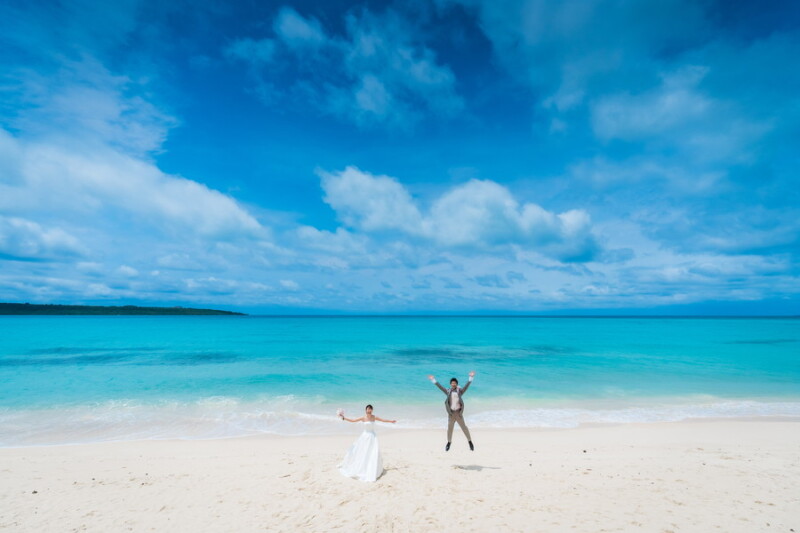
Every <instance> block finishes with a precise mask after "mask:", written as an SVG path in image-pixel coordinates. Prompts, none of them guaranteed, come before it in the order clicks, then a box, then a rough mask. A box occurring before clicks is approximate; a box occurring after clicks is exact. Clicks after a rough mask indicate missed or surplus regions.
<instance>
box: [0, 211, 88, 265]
mask: <svg viewBox="0 0 800 533" xmlns="http://www.w3.org/2000/svg"><path fill="white" fill-rule="evenodd" d="M84 252H85V248H84V247H83V246H82V245H81V244H80V242H79V241H78V239H77V238H75V237H73V236H72V235H70V234H69V233H67V232H66V231H64V230H62V229H60V228H45V227H42V226H41V225H40V224H38V223H36V222H33V221H31V220H27V219H24V218H19V217H6V216H2V215H0V258H2V256H5V257H6V258H13V259H23V260H25V259H34V260H35V259H63V258H64V257H65V256H66V257H74V256H80V255H82V254H83V253H84Z"/></svg>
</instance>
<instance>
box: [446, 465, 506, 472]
mask: <svg viewBox="0 0 800 533" xmlns="http://www.w3.org/2000/svg"><path fill="white" fill-rule="evenodd" d="M453 468H457V469H458V470H475V471H476V472H480V471H481V470H500V467H499V466H481V465H453Z"/></svg>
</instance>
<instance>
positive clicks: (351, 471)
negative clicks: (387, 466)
mask: <svg viewBox="0 0 800 533" xmlns="http://www.w3.org/2000/svg"><path fill="white" fill-rule="evenodd" d="M339 472H341V473H342V474H343V475H345V476H347V477H353V478H356V479H359V480H361V481H375V480H377V479H378V478H379V477H381V474H383V460H382V459H381V449H380V445H379V444H378V436H377V435H376V434H375V422H374V421H373V422H364V432H363V433H362V434H361V435H359V437H358V438H357V439H356V441H355V442H354V443H353V445H352V446H350V449H349V450H347V454H345V456H344V460H343V461H342V464H340V465H339Z"/></svg>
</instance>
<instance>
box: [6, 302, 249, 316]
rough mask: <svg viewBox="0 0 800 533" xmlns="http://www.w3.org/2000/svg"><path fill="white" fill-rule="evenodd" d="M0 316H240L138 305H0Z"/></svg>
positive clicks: (209, 311)
mask: <svg viewBox="0 0 800 533" xmlns="http://www.w3.org/2000/svg"><path fill="white" fill-rule="evenodd" d="M0 315H239V316H242V315H244V313H234V312H232V311H220V310H217V309H194V308H191V307H139V306H136V305H121V306H105V305H53V304H44V305H41V304H12V303H0Z"/></svg>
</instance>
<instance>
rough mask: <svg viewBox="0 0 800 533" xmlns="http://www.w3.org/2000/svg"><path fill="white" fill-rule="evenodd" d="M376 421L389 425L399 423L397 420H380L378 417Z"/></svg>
mask: <svg viewBox="0 0 800 533" xmlns="http://www.w3.org/2000/svg"><path fill="white" fill-rule="evenodd" d="M375 420H377V421H378V422H386V423H387V424H396V423H397V420H384V419H383V418H378V417H377V416H376V417H375Z"/></svg>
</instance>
